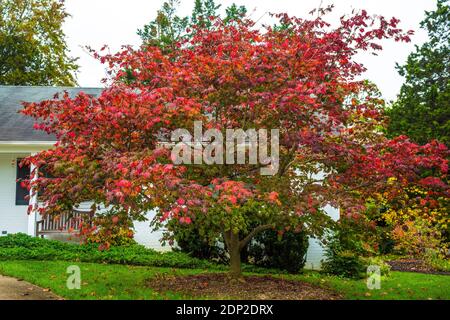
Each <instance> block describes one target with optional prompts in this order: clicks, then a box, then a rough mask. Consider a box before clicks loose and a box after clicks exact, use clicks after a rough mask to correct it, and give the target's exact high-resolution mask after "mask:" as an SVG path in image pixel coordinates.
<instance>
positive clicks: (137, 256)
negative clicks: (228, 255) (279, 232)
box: [0, 234, 217, 268]
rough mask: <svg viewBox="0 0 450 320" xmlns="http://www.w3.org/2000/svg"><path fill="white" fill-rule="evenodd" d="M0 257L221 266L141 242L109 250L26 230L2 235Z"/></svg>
mask: <svg viewBox="0 0 450 320" xmlns="http://www.w3.org/2000/svg"><path fill="white" fill-rule="evenodd" d="M0 260H59V261H81V262H97V263H111V264H127V265H136V266H154V267H175V268H209V267H216V268H217V266H216V265H214V264H213V263H210V262H208V261H205V260H200V259H196V258H193V257H190V256H189V255H187V254H185V253H181V252H166V253H160V252H157V251H155V250H152V249H148V248H145V247H144V246H141V245H137V244H132V245H128V246H116V247H113V246H112V247H110V248H109V250H103V251H101V250H99V249H98V245H95V244H83V245H77V244H71V243H63V242H60V241H56V240H47V239H42V238H34V237H30V236H28V235H25V234H14V235H8V236H5V237H0Z"/></svg>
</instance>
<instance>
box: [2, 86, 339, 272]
mask: <svg viewBox="0 0 450 320" xmlns="http://www.w3.org/2000/svg"><path fill="white" fill-rule="evenodd" d="M101 90H102V89H101V88H71V87H32V86H0V235H7V234H11V233H18V232H22V233H27V234H29V235H31V236H36V232H37V231H39V230H38V229H37V221H40V220H41V218H40V217H38V216H36V214H30V215H28V214H27V208H28V204H29V202H28V201H27V200H25V199H24V197H25V196H26V195H27V194H28V191H27V190H26V189H24V188H22V187H21V186H20V183H18V182H17V179H18V178H24V177H26V176H27V175H29V170H30V168H26V167H23V168H20V167H19V166H18V164H19V162H20V159H21V158H24V157H26V156H29V155H31V154H33V153H36V152H39V151H42V150H45V149H48V148H51V147H52V146H53V144H54V143H55V142H56V141H55V138H54V137H53V136H51V135H48V134H46V133H45V132H42V131H37V130H34V129H33V124H34V120H33V119H32V118H30V117H26V116H23V115H21V114H19V113H18V111H19V110H20V109H21V108H22V102H39V101H42V100H47V99H51V98H53V96H54V95H55V94H56V93H62V92H63V91H67V92H68V93H69V94H70V95H71V96H75V95H76V94H78V93H79V92H81V91H83V92H85V93H86V94H90V95H93V96H96V95H98V94H100V92H101ZM34 200H35V199H30V200H29V201H34ZM325 209H326V211H327V212H328V213H329V214H330V216H332V217H333V219H337V218H338V217H339V211H338V210H337V209H334V208H332V207H327V208H325ZM151 216H152V213H149V215H148V217H149V218H151ZM134 227H135V232H136V233H135V239H136V241H137V242H139V243H141V244H143V245H145V246H147V247H151V248H155V249H159V250H164V249H166V250H167V248H163V247H162V246H161V245H160V243H159V238H160V236H161V233H159V232H152V231H151V229H150V228H149V226H148V222H136V223H135V226H134ZM322 259H323V247H322V246H321V245H320V243H319V242H318V241H317V240H314V239H310V243H309V249H308V253H307V263H306V267H307V268H312V269H317V268H320V261H321V260H322Z"/></svg>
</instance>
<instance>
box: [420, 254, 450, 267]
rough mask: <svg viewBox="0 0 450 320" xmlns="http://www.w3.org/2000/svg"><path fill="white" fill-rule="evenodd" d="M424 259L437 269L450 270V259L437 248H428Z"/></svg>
mask: <svg viewBox="0 0 450 320" xmlns="http://www.w3.org/2000/svg"><path fill="white" fill-rule="evenodd" d="M424 260H425V262H426V263H427V264H428V265H429V266H431V267H432V268H433V269H435V270H437V271H443V272H450V260H449V259H448V258H447V257H446V256H445V255H442V254H441V253H439V252H438V251H436V250H427V251H426V252H425V255H424Z"/></svg>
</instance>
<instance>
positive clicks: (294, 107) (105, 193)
mask: <svg viewBox="0 0 450 320" xmlns="http://www.w3.org/2000/svg"><path fill="white" fill-rule="evenodd" d="M276 17H277V18H278V19H279V20H280V23H281V25H285V26H289V27H288V28H281V29H278V28H277V29H274V28H271V27H265V29H264V30H260V29H258V28H256V27H255V22H253V21H251V20H249V19H242V20H240V21H236V23H231V24H225V23H224V22H223V21H222V20H220V19H213V21H212V25H211V28H203V27H202V26H201V25H197V26H194V27H193V28H192V30H190V32H191V35H189V36H187V37H186V38H185V39H183V40H182V41H180V42H179V43H178V44H177V45H176V48H177V49H176V50H172V51H169V52H163V50H162V49H161V48H160V47H159V46H154V45H153V46H152V45H145V44H144V45H143V46H142V47H141V48H138V49H133V48H130V47H128V48H126V49H124V50H123V51H121V52H118V53H117V54H114V55H105V56H100V54H97V56H98V57H99V58H100V59H101V60H103V61H104V62H105V63H107V65H108V66H110V68H111V70H110V71H111V73H113V74H114V76H115V81H113V82H112V83H111V85H110V87H108V88H106V89H105V90H104V91H103V92H102V94H101V96H99V97H91V96H88V95H86V94H80V95H79V96H77V97H76V98H72V99H70V98H69V97H68V96H67V95H65V96H64V97H63V99H53V100H49V101H44V102H41V103H37V104H36V103H31V104H27V105H26V107H25V110H24V111H23V113H24V114H27V115H30V116H33V117H35V118H36V119H38V120H39V122H38V124H37V125H36V128H39V129H42V130H46V131H48V132H52V133H54V134H55V135H56V136H57V138H58V141H59V143H58V144H57V145H56V146H55V148H53V149H51V150H47V151H43V152H41V153H39V154H37V155H34V156H32V157H29V158H28V159H27V160H26V162H32V163H34V164H35V165H36V167H37V168H39V167H41V166H42V165H44V164H45V166H46V171H47V172H49V173H50V174H51V175H52V177H53V178H46V177H43V176H39V177H37V179H36V180H32V182H31V186H30V187H31V188H32V189H33V192H36V191H37V190H41V189H43V190H44V192H43V194H41V199H42V201H43V202H44V203H45V206H44V207H42V208H37V207H35V208H32V207H30V210H31V209H35V210H40V211H41V213H42V214H44V215H47V214H48V215H59V214H61V213H63V212H65V211H70V210H72V208H73V207H74V206H77V205H78V204H79V203H80V202H82V201H86V200H90V201H93V205H92V209H93V210H94V211H97V208H98V206H105V207H106V208H108V210H107V212H106V213H102V212H98V214H99V215H104V216H105V217H111V216H112V217H114V219H115V221H116V222H117V223H118V222H119V221H128V220H135V219H142V218H143V216H144V215H145V213H146V212H148V211H149V210H152V209H154V210H156V213H157V214H156V217H155V220H154V221H153V224H154V225H156V226H157V227H158V226H160V225H162V224H164V223H165V222H166V221H168V220H170V221H175V222H178V223H180V224H189V223H191V222H192V221H200V223H199V224H198V226H200V228H199V232H200V234H201V235H202V236H203V237H204V238H205V239H216V238H217V237H218V236H219V235H221V236H222V237H223V239H224V240H225V244H226V248H227V251H228V253H229V256H230V271H231V274H232V275H233V276H234V277H239V276H240V275H241V268H240V267H241V266H240V262H241V260H240V259H241V256H240V252H241V251H242V250H243V248H245V247H246V245H247V244H248V243H249V242H250V241H251V240H252V239H253V238H254V237H255V236H256V235H257V234H258V233H260V232H262V231H264V230H268V229H273V230H277V231H278V232H279V234H283V233H284V232H285V231H286V230H302V231H304V232H306V234H310V235H316V236H320V235H321V234H322V233H323V231H324V230H325V228H326V227H327V226H329V225H330V224H331V219H330V218H329V217H328V216H327V214H326V213H325V212H324V210H323V208H324V207H325V206H326V205H327V204H330V205H333V206H335V207H339V208H340V210H341V215H344V216H348V217H355V218H356V217H358V215H361V214H364V212H365V211H364V209H365V205H366V202H367V199H368V197H370V196H371V195H373V194H374V193H376V192H378V193H386V195H388V196H389V199H391V200H392V201H395V199H397V198H398V197H399V196H401V195H402V192H403V190H404V189H405V187H406V186H410V185H417V186H421V187H422V188H426V189H427V190H430V191H432V192H435V193H441V194H444V195H446V196H448V186H447V185H446V184H445V183H444V182H442V177H443V176H444V175H445V174H446V172H447V169H448V166H447V161H446V160H445V157H446V156H447V154H448V151H447V149H446V147H445V146H444V145H442V144H439V143H437V142H436V141H433V142H430V143H429V144H427V145H425V146H419V145H416V144H414V143H412V142H410V141H408V139H407V138H406V137H404V136H402V137H399V138H396V139H393V140H388V139H386V138H385V137H384V136H383V135H382V134H381V132H380V127H382V126H383V124H384V123H383V119H384V116H383V112H382V111H383V108H382V106H383V101H382V100H381V99H380V98H379V96H378V95H377V94H376V93H375V92H374V88H373V86H371V85H370V84H368V83H367V82H366V81H359V80H355V79H358V78H359V76H360V75H361V73H362V72H363V70H364V68H363V67H362V66H361V65H360V64H358V63H357V62H355V61H354V56H355V55H356V54H357V53H358V52H359V51H361V50H370V49H374V50H379V49H380V46H379V44H378V43H377V41H378V39H383V38H384V39H386V38H395V39H396V40H397V41H409V37H408V33H405V32H403V31H402V30H401V29H399V28H398V23H399V22H398V20H397V19H394V18H392V19H390V20H386V19H385V18H383V17H380V16H378V17H371V16H369V15H368V14H367V12H365V11H362V12H360V13H356V14H353V15H351V16H346V17H343V18H342V19H341V23H340V25H339V26H337V27H336V28H331V27H330V26H329V24H327V22H326V21H325V20H323V17H322V16H320V17H317V18H315V19H312V20H303V19H298V18H295V17H289V16H288V15H286V14H280V15H277V16H276ZM129 71H131V72H132V76H133V78H132V81H129V82H125V83H124V81H123V77H124V75H125V74H126V73H127V72H129ZM195 121H202V123H203V127H204V129H205V130H206V129H210V128H215V129H217V130H219V131H220V132H221V133H223V134H224V136H225V131H226V130H227V129H243V130H249V129H255V130H256V131H258V130H259V129H279V131H280V138H279V166H278V168H277V169H278V170H275V172H273V173H275V174H274V175H261V172H260V169H261V167H263V166H265V165H267V163H266V164H263V163H261V158H260V162H258V163H256V164H254V163H248V161H246V162H245V163H241V164H230V163H228V164H218V163H216V164H207V163H205V162H202V163H201V164H192V165H190V164H179V165H174V163H173V158H172V155H171V152H170V150H169V149H168V148H167V147H165V146H164V144H161V143H160V142H164V141H167V140H169V139H170V137H171V133H172V131H173V130H174V129H179V128H185V129H186V130H188V132H189V133H190V134H191V135H192V134H193V131H194V129H193V128H194V122H195ZM272 139H274V137H273V136H272ZM274 148H275V147H274ZM236 149H237V148H235V149H233V153H232V155H233V157H234V159H236V152H237V150H236ZM187 150H190V149H187ZM271 150H272V153H273V152H274V151H275V150H274V149H271ZM228 151H230V150H228ZM187 152H188V151H186V154H188V153H187ZM190 158H191V160H192V157H190ZM272 164H273V166H276V164H275V163H272ZM424 169H428V170H431V171H432V172H433V173H434V174H433V177H428V178H427V179H422V176H421V175H420V172H421V170H424ZM321 173H322V174H321ZM31 176H32V178H33V177H35V176H36V171H33V172H32V174H31ZM392 177H394V178H395V179H390V178H392ZM28 183H30V182H28ZM413 200H414V201H416V199H413ZM405 205H408V204H407V203H406V204H405ZM104 240H105V241H108V239H104Z"/></svg>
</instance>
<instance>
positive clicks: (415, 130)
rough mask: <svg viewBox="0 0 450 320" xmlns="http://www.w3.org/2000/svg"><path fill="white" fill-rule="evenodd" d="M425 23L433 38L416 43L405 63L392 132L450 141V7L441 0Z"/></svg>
mask: <svg viewBox="0 0 450 320" xmlns="http://www.w3.org/2000/svg"><path fill="white" fill-rule="evenodd" d="M421 27H422V28H424V29H426V30H427V31H428V36H429V38H430V39H429V41H427V42H426V43H424V44H423V45H422V46H420V47H418V46H416V51H415V52H413V53H411V54H410V55H409V57H408V60H407V63H406V64H405V65H404V66H397V69H398V71H399V73H400V75H402V76H404V77H405V78H406V80H405V83H404V84H403V86H402V88H401V92H400V96H399V98H398V100H397V101H396V102H395V103H394V104H393V106H392V108H391V109H390V110H388V115H389V117H390V125H389V128H388V133H389V135H390V136H392V137H393V136H397V135H401V134H406V135H408V136H409V137H410V138H411V139H412V140H414V141H415V142H417V143H420V144H425V143H427V142H428V141H430V140H432V139H438V140H439V141H441V142H443V143H445V144H446V145H447V146H449V145H450V134H449V133H450V8H449V1H448V0H438V2H437V9H436V10H435V11H432V12H427V13H426V18H425V20H424V21H422V23H421Z"/></svg>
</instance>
